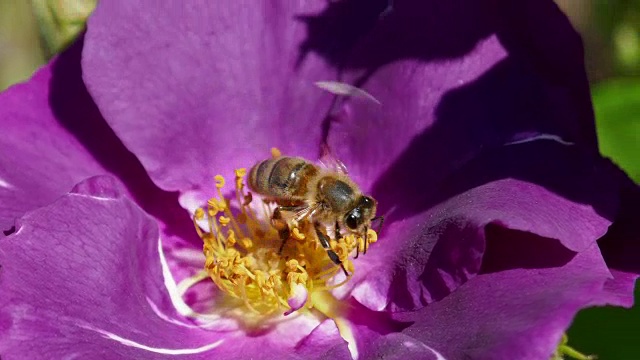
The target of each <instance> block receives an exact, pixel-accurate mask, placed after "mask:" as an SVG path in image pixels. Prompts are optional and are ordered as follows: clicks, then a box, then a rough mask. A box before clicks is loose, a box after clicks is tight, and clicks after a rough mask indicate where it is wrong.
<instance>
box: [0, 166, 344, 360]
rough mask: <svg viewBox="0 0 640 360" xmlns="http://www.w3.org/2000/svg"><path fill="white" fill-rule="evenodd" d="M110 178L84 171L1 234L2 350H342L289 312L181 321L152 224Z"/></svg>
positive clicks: (12, 354)
mask: <svg viewBox="0 0 640 360" xmlns="http://www.w3.org/2000/svg"><path fill="white" fill-rule="evenodd" d="M118 184H119V183H118V181H117V180H116V179H114V178H110V177H95V178H90V179H88V180H87V181H85V182H83V183H80V184H78V185H77V186H76V187H75V188H74V192H72V193H70V194H68V195H66V196H63V197H61V198H60V199H58V200H57V201H55V202H54V203H52V204H51V205H49V206H47V207H44V208H40V209H38V210H35V211H33V212H30V213H27V215H25V216H24V217H23V218H22V219H21V221H20V225H19V229H18V230H17V231H16V232H15V233H14V234H12V235H10V236H8V237H6V238H4V239H2V240H0V266H1V269H2V273H1V277H0V334H1V335H2V336H0V353H2V355H3V356H7V357H8V358H38V359H61V358H67V357H72V356H80V357H94V356H96V354H100V357H101V358H104V359H141V358H144V359H159V358H163V359H164V358H170V357H173V356H174V355H183V356H185V358H188V359H208V358H217V357H221V356H223V357H225V358H228V359H242V358H251V357H253V358H256V357H260V358H264V359H300V356H301V355H299V354H308V355H309V356H306V355H305V357H304V358H310V359H313V358H320V357H322V354H323V353H324V352H323V351H322V350H323V347H324V345H323V344H326V343H327V341H330V342H331V343H332V344H333V346H331V347H329V348H328V349H324V350H325V351H330V352H332V353H336V354H340V353H341V352H345V351H347V350H346V345H344V344H343V342H342V341H341V339H340V337H339V335H338V334H334V332H332V331H331V329H330V328H327V327H326V326H325V327H323V328H317V326H318V324H319V322H318V320H317V319H315V318H313V317H305V316H295V315H292V316H291V317H293V319H290V321H287V322H286V323H283V324H279V325H277V326H275V327H272V328H265V329H258V330H257V331H255V332H253V333H247V332H246V330H238V326H237V325H233V326H231V327H228V326H226V324H224V325H225V328H221V329H220V330H215V329H216V328H212V329H210V330H207V329H206V328H198V327H197V326H194V325H193V324H190V323H188V322H185V320H184V319H182V318H181V317H180V316H178V314H177V312H176V310H175V308H174V307H173V305H172V300H171V299H170V296H169V293H168V292H167V287H166V286H165V284H166V282H167V274H165V273H164V272H165V271H166V270H167V269H166V267H165V266H163V264H162V261H161V259H162V257H161V256H160V253H159V247H158V245H159V231H158V226H157V224H156V222H155V221H154V220H153V219H152V218H151V217H149V216H148V215H146V214H145V213H144V212H143V211H141V209H140V208H139V207H137V206H136V205H135V204H133V203H132V202H131V201H130V200H129V199H128V198H127V197H126V196H124V195H123V194H124V193H125V190H124V189H123V188H122V187H120V186H119V185H118ZM314 329H315V330H314ZM340 344H342V349H341V348H340V346H339V345H340ZM314 351H317V352H318V353H317V354H313V352H314ZM298 353H299V354H298Z"/></svg>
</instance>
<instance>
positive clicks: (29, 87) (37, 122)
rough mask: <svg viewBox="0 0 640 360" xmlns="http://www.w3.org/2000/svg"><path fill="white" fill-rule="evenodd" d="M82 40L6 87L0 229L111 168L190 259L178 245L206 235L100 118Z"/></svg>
mask: <svg viewBox="0 0 640 360" xmlns="http://www.w3.org/2000/svg"><path fill="white" fill-rule="evenodd" d="M82 46H83V43H82V39H80V40H79V41H78V42H77V43H76V44H74V45H73V46H72V47H71V48H69V49H68V50H67V51H66V52H64V53H62V54H61V55H59V56H58V57H57V58H55V59H54V60H53V61H52V62H51V63H49V64H47V65H46V66H45V67H43V68H42V69H41V70H39V71H38V72H37V73H36V74H35V75H34V77H33V78H32V79H31V80H30V81H29V82H27V83H25V84H21V85H17V86H14V87H13V88H11V89H9V90H7V91H6V92H4V93H3V94H2V95H0V124H1V125H2V129H3V136H2V137H0V153H2V154H8V156H2V157H0V230H9V229H10V228H11V226H12V225H13V223H14V219H15V218H18V217H20V216H22V214H24V212H26V211H29V210H32V209H35V208H38V207H40V206H43V205H46V204H49V203H50V202H52V201H53V200H54V199H56V198H57V197H59V196H61V195H63V194H65V193H67V192H68V191H69V190H71V188H72V187H73V186H74V185H75V184H76V183H77V182H79V181H81V180H83V179H86V178H88V177H91V176H94V175H102V174H112V175H114V176H116V177H117V178H118V179H119V180H120V181H121V182H122V183H123V184H124V185H125V186H126V189H127V193H128V194H129V195H130V196H131V197H132V198H133V199H135V201H136V202H137V203H138V205H140V206H141V207H142V208H144V210H145V211H146V212H147V213H149V214H152V215H153V216H154V217H155V218H156V219H157V220H158V221H159V222H160V223H161V224H162V228H161V229H162V234H163V244H164V245H165V246H167V250H168V251H169V252H168V254H167V255H168V256H169V261H170V262H171V264H172V267H173V268H178V267H177V266H175V265H176V264H177V263H178V262H180V264H181V265H184V262H182V261H179V260H176V257H175V256H172V255H173V252H174V251H177V250H180V249H182V248H184V247H187V246H189V245H190V246H191V247H193V246H194V245H193V244H196V246H200V245H201V241H200V239H199V238H198V237H197V236H196V234H195V232H194V231H193V224H192V222H191V219H190V217H189V214H188V213H187V212H185V211H184V210H183V209H182V208H181V207H180V205H179V204H178V195H177V194H175V193H174V194H172V193H169V192H165V191H162V190H160V189H159V188H158V187H156V186H155V185H154V184H153V182H151V180H150V179H149V176H148V175H147V174H146V172H145V170H144V168H143V167H142V166H141V164H140V162H139V161H138V160H137V159H136V158H135V156H134V155H133V154H132V153H131V152H129V151H128V150H127V149H126V148H125V147H124V146H123V145H122V142H121V141H120V140H119V139H118V138H117V137H116V136H115V134H114V133H113V131H112V130H111V129H110V128H109V126H108V125H107V124H106V123H105V122H104V120H103V119H102V116H101V115H100V112H99V111H98V109H97V108H96V106H95V104H94V103H93V100H92V99H91V97H90V96H89V94H88V93H87V90H86V88H85V86H84V83H83V82H82V78H81V69H80V55H81V50H82ZM7 233H10V231H7ZM200 265H201V264H200ZM182 268H184V266H183V267H182ZM192 272H193V270H190V272H189V269H187V270H185V271H184V274H178V275H179V276H178V277H179V278H182V277H184V276H187V275H190V274H191V273H192Z"/></svg>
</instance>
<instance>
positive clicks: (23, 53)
mask: <svg viewBox="0 0 640 360" xmlns="http://www.w3.org/2000/svg"><path fill="white" fill-rule="evenodd" d="M513 1H518V0H513ZM556 2H557V3H558V5H559V6H560V7H561V8H562V9H563V11H564V12H565V13H566V14H567V15H568V16H569V18H570V19H571V21H572V23H573V24H574V26H575V27H576V29H577V30H578V31H579V32H580V33H581V34H582V36H583V40H584V45H585V62H586V65H587V71H588V76H589V80H590V82H591V89H592V96H593V104H594V108H595V112H596V125H597V130H598V139H599V142H600V149H601V151H602V153H603V154H604V155H605V156H608V157H610V158H612V159H613V160H614V161H615V162H616V163H618V165H620V166H621V167H622V168H623V169H625V171H627V173H628V174H629V175H630V176H631V177H632V178H633V179H634V180H635V181H636V182H640V0H557V1H556ZM95 3H96V0H0V91H1V90H4V89H6V88H7V87H9V86H10V85H12V84H15V83H17V82H20V81H23V80H26V79H28V78H29V77H30V76H31V74H32V73H33V71H34V70H35V69H37V68H38V67H39V66H40V65H42V64H43V63H44V62H45V61H46V60H47V59H49V58H50V57H51V55H52V54H55V53H56V52H58V51H59V50H60V49H62V48H64V46H65V45H66V44H68V43H69V42H70V41H72V39H73V38H74V37H75V35H76V34H77V33H78V32H80V31H81V30H82V28H83V24H84V19H85V18H86V16H87V15H88V14H89V13H90V12H91V10H92V9H93V8H94V6H95ZM639 295H640V292H639V291H638V287H636V299H640V296H639ZM568 335H569V344H570V345H571V346H572V347H573V348H575V349H576V350H579V351H580V352H582V353H585V354H596V355H598V358H599V359H604V360H608V359H616V360H617V359H624V360H627V359H629V360H633V359H640V306H635V307H634V308H633V309H630V310H627V309H618V308H615V309H614V308H607V307H603V308H593V309H587V310H583V311H582V312H581V313H580V314H578V316H577V317H576V319H575V321H574V324H573V326H572V327H571V329H569V331H568Z"/></svg>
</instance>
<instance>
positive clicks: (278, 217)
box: [271, 207, 291, 255]
mask: <svg viewBox="0 0 640 360" xmlns="http://www.w3.org/2000/svg"><path fill="white" fill-rule="evenodd" d="M271 224H272V225H273V227H274V228H275V229H276V230H278V235H280V240H282V243H281V244H280V248H279V249H278V255H280V254H282V250H283V249H284V244H285V243H286V242H287V239H289V236H290V235H291V233H290V231H289V225H288V224H287V222H286V221H285V220H284V219H283V218H282V212H281V211H280V207H277V208H276V209H275V210H274V211H273V216H272V217H271Z"/></svg>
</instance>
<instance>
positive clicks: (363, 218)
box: [343, 195, 376, 231]
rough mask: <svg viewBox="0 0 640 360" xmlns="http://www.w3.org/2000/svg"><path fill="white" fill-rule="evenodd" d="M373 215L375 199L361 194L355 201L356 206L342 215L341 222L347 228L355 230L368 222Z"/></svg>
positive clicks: (374, 212) (374, 213)
mask: <svg viewBox="0 0 640 360" xmlns="http://www.w3.org/2000/svg"><path fill="white" fill-rule="evenodd" d="M375 215H376V201H375V200H374V199H373V198H371V197H369V196H365V195H362V196H360V198H359V199H358V201H357V202H356V206H355V207H354V208H353V209H351V210H349V212H347V214H346V215H345V216H344V219H343V222H344V224H345V225H346V226H347V228H349V230H351V231H357V230H359V229H360V228H361V227H362V225H365V224H368V223H370V222H371V219H373V217H374V216H375Z"/></svg>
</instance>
